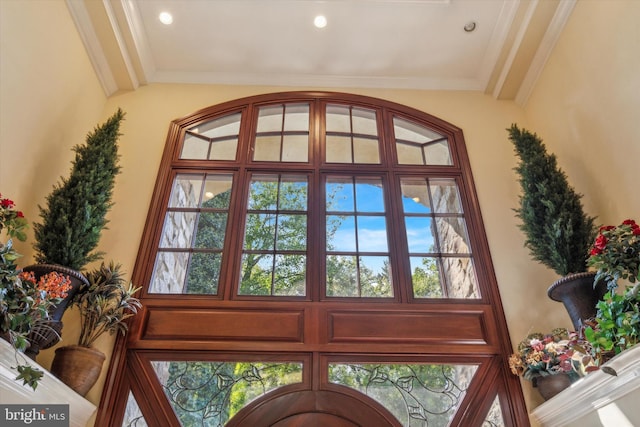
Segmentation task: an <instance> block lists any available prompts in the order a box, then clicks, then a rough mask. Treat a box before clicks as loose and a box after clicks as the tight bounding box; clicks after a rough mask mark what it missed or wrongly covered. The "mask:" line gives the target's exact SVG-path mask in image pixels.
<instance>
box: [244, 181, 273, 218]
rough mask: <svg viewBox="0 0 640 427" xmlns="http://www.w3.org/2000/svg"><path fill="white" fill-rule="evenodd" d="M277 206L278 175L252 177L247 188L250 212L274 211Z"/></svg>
mask: <svg viewBox="0 0 640 427" xmlns="http://www.w3.org/2000/svg"><path fill="white" fill-rule="evenodd" d="M277 205H278V175H254V176H253V177H252V178H251V184H250V186H249V209H250V210H275V209H276V207H277Z"/></svg>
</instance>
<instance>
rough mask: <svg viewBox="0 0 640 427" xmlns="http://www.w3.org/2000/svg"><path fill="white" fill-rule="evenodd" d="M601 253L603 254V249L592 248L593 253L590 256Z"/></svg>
mask: <svg viewBox="0 0 640 427" xmlns="http://www.w3.org/2000/svg"><path fill="white" fill-rule="evenodd" d="M601 253H602V250H601V249H598V248H591V252H590V255H591V256H596V255H600V254H601Z"/></svg>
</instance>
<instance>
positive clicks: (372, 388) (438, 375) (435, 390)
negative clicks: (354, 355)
mask: <svg viewBox="0 0 640 427" xmlns="http://www.w3.org/2000/svg"><path fill="white" fill-rule="evenodd" d="M477 368H478V367H477V366H476V365H427V364H361V363H330V364H329V382H331V383H334V384H340V385H344V386H346V387H350V388H353V389H355V390H358V391H359V392H361V393H363V394H366V395H367V396H369V397H371V398H372V399H374V400H376V401H377V402H379V403H380V404H381V405H382V406H384V407H385V408H387V409H388V410H389V411H390V412H391V413H392V414H393V415H394V416H395V417H396V418H397V419H398V421H400V422H401V423H402V425H403V426H405V427H426V426H443V427H444V426H448V425H449V422H450V421H451V420H452V419H453V417H454V415H455V413H456V411H457V409H458V407H459V405H460V403H461V402H462V399H463V398H464V396H465V393H466V391H467V388H468V387H469V384H470V383H471V380H472V379H473V376H474V375H475V372H476V370H477Z"/></svg>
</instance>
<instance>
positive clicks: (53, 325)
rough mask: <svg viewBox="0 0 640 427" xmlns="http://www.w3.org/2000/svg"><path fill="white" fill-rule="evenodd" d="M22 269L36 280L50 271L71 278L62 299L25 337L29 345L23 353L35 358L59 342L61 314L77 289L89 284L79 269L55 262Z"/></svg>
mask: <svg viewBox="0 0 640 427" xmlns="http://www.w3.org/2000/svg"><path fill="white" fill-rule="evenodd" d="M22 270H23V271H26V272H32V273H33V275H34V276H35V278H36V280H38V279H39V278H40V277H41V276H44V275H45V274H48V273H51V272H52V271H55V272H57V273H59V274H63V275H65V276H69V279H70V280H71V289H69V291H68V292H67V296H66V297H65V298H64V299H63V300H62V301H60V302H59V303H58V304H56V305H55V307H52V308H51V310H50V311H49V320H48V321H47V322H44V323H43V324H41V325H37V326H36V327H35V328H33V330H32V331H31V332H30V333H29V336H28V337H27V339H28V340H29V343H30V346H29V348H27V350H26V351H25V354H26V355H27V356H28V357H30V358H31V359H33V360H35V359H36V356H37V355H38V353H40V350H44V349H47V348H50V347H53V346H54V345H56V344H57V343H58V342H60V334H61V333H62V316H63V315H64V312H65V310H66V309H67V307H68V306H69V303H71V300H72V299H73V297H74V295H75V294H76V292H78V289H80V287H81V286H82V285H83V284H84V285H86V286H89V281H88V280H87V278H86V277H84V275H83V274H82V273H80V272H79V271H76V270H72V269H70V268H67V267H64V266H61V265H56V264H34V265H29V266H27V267H24V268H23V269H22Z"/></svg>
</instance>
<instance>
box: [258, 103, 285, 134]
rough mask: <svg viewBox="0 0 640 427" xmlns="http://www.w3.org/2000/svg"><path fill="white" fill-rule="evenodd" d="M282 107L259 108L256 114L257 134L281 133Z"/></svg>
mask: <svg viewBox="0 0 640 427" xmlns="http://www.w3.org/2000/svg"><path fill="white" fill-rule="evenodd" d="M282 110H283V106H282V105H272V106H268V107H260V109H259V113H258V128H257V132H258V133H262V132H281V131H282V113H283V111H282Z"/></svg>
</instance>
